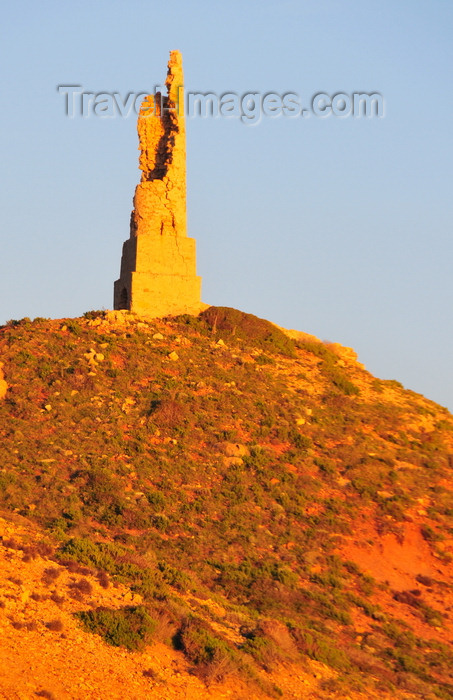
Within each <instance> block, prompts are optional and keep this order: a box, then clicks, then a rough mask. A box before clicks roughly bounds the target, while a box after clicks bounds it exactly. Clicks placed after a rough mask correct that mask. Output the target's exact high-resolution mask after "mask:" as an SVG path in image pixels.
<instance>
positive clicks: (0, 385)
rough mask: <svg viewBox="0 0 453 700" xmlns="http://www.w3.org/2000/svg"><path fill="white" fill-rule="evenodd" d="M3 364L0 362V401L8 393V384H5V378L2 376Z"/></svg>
mask: <svg viewBox="0 0 453 700" xmlns="http://www.w3.org/2000/svg"><path fill="white" fill-rule="evenodd" d="M2 367H3V362H0V401H1V399H4V398H5V396H6V392H7V391H8V384H7V383H6V382H5V377H4V374H3V369H2Z"/></svg>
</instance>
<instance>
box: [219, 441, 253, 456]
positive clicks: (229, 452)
mask: <svg viewBox="0 0 453 700" xmlns="http://www.w3.org/2000/svg"><path fill="white" fill-rule="evenodd" d="M223 452H224V454H225V455H226V456H227V457H247V456H248V455H249V454H250V450H249V448H248V447H247V446H246V445H241V444H239V443H238V442H226V443H225V444H224V445H223Z"/></svg>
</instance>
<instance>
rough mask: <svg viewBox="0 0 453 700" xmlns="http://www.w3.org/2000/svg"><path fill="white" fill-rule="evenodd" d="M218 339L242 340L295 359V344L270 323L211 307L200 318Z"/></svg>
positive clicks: (232, 311)
mask: <svg viewBox="0 0 453 700" xmlns="http://www.w3.org/2000/svg"><path fill="white" fill-rule="evenodd" d="M199 318H200V320H201V321H203V322H204V323H205V324H206V325H207V326H208V327H209V328H210V329H211V331H212V332H213V333H214V334H215V335H216V337H219V338H222V339H224V340H233V339H234V338H240V339H242V340H245V341H248V342H249V343H250V344H251V345H254V346H255V347H259V348H262V349H263V350H267V351H268V352H273V353H281V354H282V355H286V356H287V357H294V355H295V343H294V341H293V340H291V338H289V337H288V336H287V335H285V333H283V331H281V330H280V329H279V328H277V326H274V324H273V323H271V322H270V321H266V320H264V319H262V318H258V317H257V316H254V315H253V314H247V313H245V312H244V311H238V309H232V308H230V307H227V306H210V307H209V309H206V310H205V311H203V312H202V313H201V314H200V316H199Z"/></svg>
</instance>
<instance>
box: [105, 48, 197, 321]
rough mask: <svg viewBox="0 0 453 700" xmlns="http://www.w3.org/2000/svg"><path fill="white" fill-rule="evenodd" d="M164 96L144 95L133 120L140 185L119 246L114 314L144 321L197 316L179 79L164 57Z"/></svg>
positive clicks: (178, 63)
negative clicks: (124, 311)
mask: <svg viewBox="0 0 453 700" xmlns="http://www.w3.org/2000/svg"><path fill="white" fill-rule="evenodd" d="M165 85H166V88H167V95H165V96H163V95H161V94H160V93H159V92H157V93H156V94H155V95H148V97H147V98H146V99H145V100H144V102H143V104H142V106H141V110H140V114H139V117H138V124H137V128H138V137H139V149H140V158H139V168H140V170H141V171H142V175H141V181H140V183H139V184H138V185H137V188H136V190H135V196H134V209H133V211H132V215H131V224H130V237H129V240H127V241H126V242H125V243H124V246H123V254H122V260H121V272H120V278H119V280H117V281H116V282H115V288H114V308H115V309H129V310H130V311H133V312H135V313H138V314H140V315H146V316H153V317H158V316H167V315H171V314H181V313H198V311H199V310H200V309H201V278H200V277H197V275H196V255H195V240H194V239H192V238H188V237H187V231H186V132H185V119H184V96H183V90H184V88H183V85H184V76H183V68H182V56H181V54H180V53H179V51H172V52H171V53H170V60H169V63H168V72H167V80H166V83H165Z"/></svg>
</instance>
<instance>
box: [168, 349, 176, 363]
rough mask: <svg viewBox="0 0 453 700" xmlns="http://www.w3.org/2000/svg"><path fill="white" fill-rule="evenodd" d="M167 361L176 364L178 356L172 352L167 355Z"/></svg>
mask: <svg viewBox="0 0 453 700" xmlns="http://www.w3.org/2000/svg"><path fill="white" fill-rule="evenodd" d="M168 359H169V360H173V362H176V361H177V360H179V355H178V353H177V352H175V351H174V350H173V352H169V353H168Z"/></svg>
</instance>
